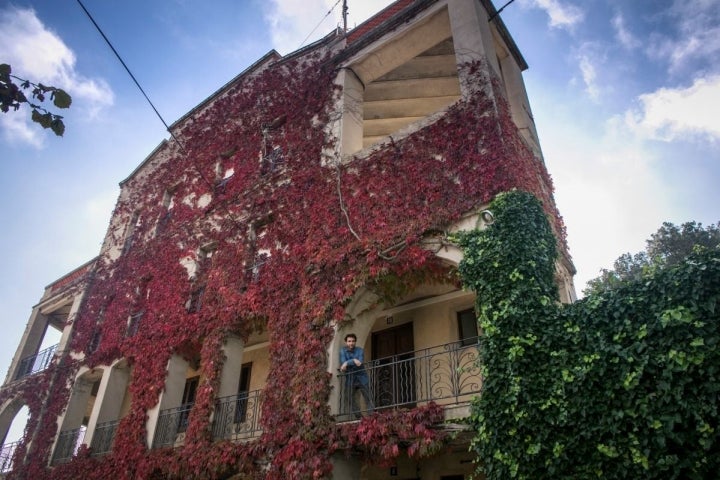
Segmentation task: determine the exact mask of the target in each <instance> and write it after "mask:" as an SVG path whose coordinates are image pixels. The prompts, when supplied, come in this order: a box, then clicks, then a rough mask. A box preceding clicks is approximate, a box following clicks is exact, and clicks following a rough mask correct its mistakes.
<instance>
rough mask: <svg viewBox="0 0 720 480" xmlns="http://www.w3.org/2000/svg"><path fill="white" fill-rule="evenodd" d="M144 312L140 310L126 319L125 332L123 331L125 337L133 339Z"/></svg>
mask: <svg viewBox="0 0 720 480" xmlns="http://www.w3.org/2000/svg"><path fill="white" fill-rule="evenodd" d="M144 314H145V310H140V311H139V312H135V313H133V314H131V315H130V318H129V319H128V325H127V330H126V331H125V336H126V337H134V336H135V334H136V333H137V332H138V328H140V320H142V317H143V315H144Z"/></svg>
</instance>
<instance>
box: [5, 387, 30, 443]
mask: <svg viewBox="0 0 720 480" xmlns="http://www.w3.org/2000/svg"><path fill="white" fill-rule="evenodd" d="M26 406H27V405H26V404H25V401H24V400H23V399H22V397H21V396H20V395H19V394H16V395H14V396H13V397H11V398H8V399H7V400H6V401H5V402H4V403H3V405H2V407H0V439H2V442H1V443H2V444H3V445H4V444H5V441H6V440H7V435H8V433H9V431H10V427H11V426H12V424H13V422H14V421H15V418H16V417H17V415H18V413H20V410H22V408H23V407H26ZM26 423H27V420H26Z"/></svg>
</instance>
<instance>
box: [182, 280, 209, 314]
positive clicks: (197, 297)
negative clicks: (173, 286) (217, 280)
mask: <svg viewBox="0 0 720 480" xmlns="http://www.w3.org/2000/svg"><path fill="white" fill-rule="evenodd" d="M204 294H205V285H201V286H199V287H198V288H196V289H195V290H193V291H192V292H190V298H189V299H188V301H187V306H186V308H187V311H188V313H198V312H199V311H200V308H201V307H202V299H203V295H204Z"/></svg>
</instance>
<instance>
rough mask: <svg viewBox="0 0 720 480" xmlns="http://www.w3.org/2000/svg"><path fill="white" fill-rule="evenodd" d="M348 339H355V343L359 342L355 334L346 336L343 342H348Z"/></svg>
mask: <svg viewBox="0 0 720 480" xmlns="http://www.w3.org/2000/svg"><path fill="white" fill-rule="evenodd" d="M348 338H354V339H355V341H356V342H357V335H355V334H354V333H348V334H347V335H345V338H344V339H343V341H345V342H347V339H348Z"/></svg>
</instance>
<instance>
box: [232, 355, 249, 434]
mask: <svg viewBox="0 0 720 480" xmlns="http://www.w3.org/2000/svg"><path fill="white" fill-rule="evenodd" d="M251 374H252V362H251V363H244V364H243V365H242V367H240V382H239V383H238V396H237V408H236V409H235V423H243V422H244V421H245V420H246V419H247V409H248V393H249V392H250V376H251Z"/></svg>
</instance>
